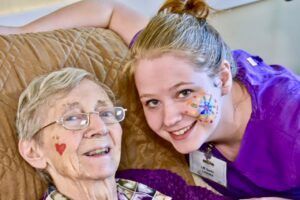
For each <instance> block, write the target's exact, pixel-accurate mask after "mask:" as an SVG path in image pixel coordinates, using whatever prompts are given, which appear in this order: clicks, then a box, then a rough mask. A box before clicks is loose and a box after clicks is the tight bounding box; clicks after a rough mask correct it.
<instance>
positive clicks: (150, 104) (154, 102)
mask: <svg viewBox="0 0 300 200" xmlns="http://www.w3.org/2000/svg"><path fill="white" fill-rule="evenodd" d="M145 104H146V106H147V107H149V108H154V107H156V106H158V104H159V101H158V100H156V99H151V100H148V101H146V103H145Z"/></svg>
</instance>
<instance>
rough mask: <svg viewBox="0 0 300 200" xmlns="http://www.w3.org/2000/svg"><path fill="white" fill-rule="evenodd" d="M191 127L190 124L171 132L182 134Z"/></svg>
mask: <svg viewBox="0 0 300 200" xmlns="http://www.w3.org/2000/svg"><path fill="white" fill-rule="evenodd" d="M190 128H191V126H188V127H186V128H183V129H181V130H179V131H174V132H172V133H173V134H174V135H183V134H184V133H185V132H186V131H188V130H189V129H190Z"/></svg>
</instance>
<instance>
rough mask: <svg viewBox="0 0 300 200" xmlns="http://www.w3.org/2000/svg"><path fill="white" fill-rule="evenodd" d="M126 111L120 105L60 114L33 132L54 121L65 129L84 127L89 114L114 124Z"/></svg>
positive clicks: (119, 120)
mask: <svg viewBox="0 0 300 200" xmlns="http://www.w3.org/2000/svg"><path fill="white" fill-rule="evenodd" d="M126 111H127V109H124V108H122V107H105V108H102V109H101V111H98V112H88V113H76V114H69V115H65V116H62V117H61V118H60V119H58V120H56V121H54V122H51V123H49V124H47V125H46V126H44V127H42V128H40V129H39V130H38V131H36V132H35V134H36V133H38V132H40V131H41V130H43V129H45V128H47V127H48V126H51V125H53V124H56V123H57V124H59V125H61V126H63V127H64V128H65V129H67V130H81V129H85V128H86V127H88V126H89V124H90V115H91V114H96V115H98V116H99V117H100V118H101V120H102V121H103V122H104V123H105V124H106V125H110V124H115V123H118V122H121V121H123V120H124V118H125V112H126ZM35 134H34V135H35Z"/></svg>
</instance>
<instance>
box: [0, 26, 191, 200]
mask: <svg viewBox="0 0 300 200" xmlns="http://www.w3.org/2000/svg"><path fill="white" fill-rule="evenodd" d="M127 52H128V49H127V47H126V46H125V45H124V43H123V42H122V41H121V39H120V38H119V37H118V36H117V35H116V34H114V33H113V32H111V31H109V30H104V29H99V28H81V29H70V30H57V31H52V32H45V33H30V34H24V35H10V36H0V199H5V200H10V199H18V200H23V199H30V200H33V199H39V198H40V197H41V194H42V193H43V191H44V189H45V184H44V183H43V182H42V181H41V180H40V179H39V177H38V176H37V174H36V173H35V171H34V170H33V169H32V168H31V167H30V166H29V165H28V164H26V163H25V161H23V160H22V158H21V157H20V156H19V154H18V150H17V145H16V144H17V137H16V133H15V117H16V109H17V102H18V97H19V95H20V93H21V91H22V90H23V89H24V88H25V87H26V86H27V85H28V83H29V82H30V81H31V80H32V79H33V78H34V77H36V76H38V75H40V74H44V73H47V72H50V71H53V70H57V69H59V68H62V67H68V66H74V67H80V68H84V69H86V70H88V71H90V72H92V73H95V74H96V75H97V77H98V78H99V80H100V81H102V82H104V83H105V84H107V85H108V86H110V87H111V88H112V89H113V91H114V92H115V93H116V95H117V97H120V98H119V100H120V104H122V105H123V106H125V107H126V108H127V109H128V115H127V118H126V120H125V121H124V122H123V124H122V126H123V129H124V136H123V144H122V159H121V164H120V169H128V168H150V169H151V168H165V169H170V170H172V171H173V172H176V173H177V174H179V175H181V176H182V177H184V178H185V179H186V180H187V181H188V182H189V183H192V178H191V175H190V173H189V171H188V168H187V165H186V162H185V159H184V157H183V156H182V155H179V154H178V153H177V152H175V150H174V149H173V148H172V147H171V146H170V145H169V144H168V143H166V142H165V141H162V139H160V138H158V137H157V136H156V135H155V134H154V133H152V132H151V131H150V130H149V128H148V127H147V125H146V123H145V120H144V118H143V113H142V108H141V105H140V104H139V103H138V101H137V99H136V93H135V88H134V85H133V83H132V81H131V79H130V77H129V76H128V75H127V72H125V71H124V70H123V66H124V60H125V58H126V55H127Z"/></svg>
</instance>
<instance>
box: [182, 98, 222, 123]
mask: <svg viewBox="0 0 300 200" xmlns="http://www.w3.org/2000/svg"><path fill="white" fill-rule="evenodd" d="M187 106H188V109H187V111H186V114H188V115H191V116H193V117H196V118H197V119H198V120H199V121H200V122H203V123H213V121H214V119H215V118H216V117H217V114H218V109H219V106H218V104H217V101H216V99H214V98H213V96H212V95H210V94H205V93H200V94H199V95H195V96H193V98H192V99H189V100H188V101H187Z"/></svg>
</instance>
